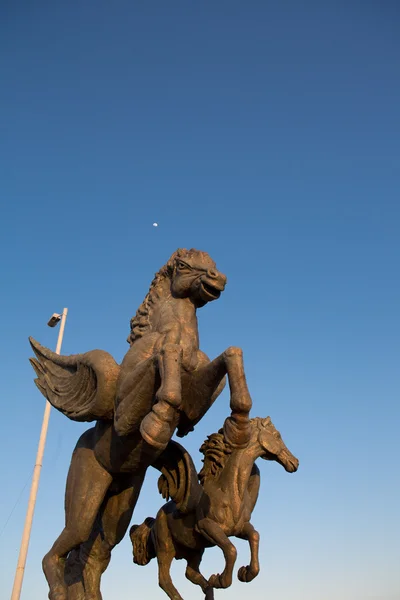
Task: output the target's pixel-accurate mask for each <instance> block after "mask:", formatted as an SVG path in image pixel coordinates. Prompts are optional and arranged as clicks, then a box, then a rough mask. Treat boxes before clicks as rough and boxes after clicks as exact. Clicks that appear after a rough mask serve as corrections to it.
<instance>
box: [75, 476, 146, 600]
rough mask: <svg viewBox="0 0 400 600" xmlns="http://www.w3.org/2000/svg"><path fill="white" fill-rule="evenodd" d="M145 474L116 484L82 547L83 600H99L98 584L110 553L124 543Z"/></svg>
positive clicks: (108, 560)
mask: <svg viewBox="0 0 400 600" xmlns="http://www.w3.org/2000/svg"><path fill="white" fill-rule="evenodd" d="M143 480H144V474H141V475H136V476H131V475H130V476H129V477H125V478H122V479H121V481H120V482H118V480H116V481H115V484H116V485H117V486H118V488H117V492H116V493H110V492H109V493H108V494H107V496H106V498H105V500H104V502H103V506H102V508H101V511H100V515H99V518H98V520H96V524H95V526H94V529H93V532H92V535H91V537H90V539H89V540H88V541H87V542H85V543H84V544H82V547H81V562H82V569H83V571H82V572H83V582H84V588H85V600H101V598H102V596H101V592H100V580H101V576H102V574H103V573H104V571H105V570H106V569H107V567H108V565H109V563H110V560H111V552H112V550H113V549H114V548H115V546H116V545H117V544H119V543H120V542H121V540H122V539H123V537H124V535H125V533H126V530H127V529H128V527H129V523H130V521H131V518H132V513H133V510H134V508H135V506H136V502H137V499H138V497H139V493H140V490H141V488H142V484H143Z"/></svg>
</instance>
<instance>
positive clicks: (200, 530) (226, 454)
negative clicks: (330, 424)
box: [130, 401, 299, 600]
mask: <svg viewBox="0 0 400 600" xmlns="http://www.w3.org/2000/svg"><path fill="white" fill-rule="evenodd" d="M231 408H232V413H231V416H230V417H228V418H227V419H226V420H225V423H224V427H223V429H221V430H220V431H219V432H218V433H213V434H212V435H209V436H208V438H207V440H206V441H205V442H204V444H203V445H202V446H201V448H200V451H201V452H202V453H203V454H204V466H203V469H202V470H201V471H200V473H199V475H198V476H197V473H196V469H195V466H194V464H193V461H192V459H191V457H190V455H189V454H188V453H187V452H186V450H185V449H184V448H183V447H182V446H180V445H179V444H177V443H176V442H173V441H171V442H170V443H169V446H168V448H167V450H166V451H165V453H164V454H162V455H161V456H160V457H159V458H158V460H157V461H156V463H155V465H154V466H156V467H157V468H159V469H160V470H161V472H162V475H161V476H160V478H159V483H158V486H159V491H160V492H161V494H162V495H163V497H164V498H168V497H169V498H171V501H169V502H167V503H166V504H165V505H164V506H163V507H162V508H161V509H160V510H159V512H158V514H157V516H156V518H155V519H152V518H147V519H146V520H145V521H144V523H142V525H140V526H138V525H134V526H133V527H131V530H130V538H131V541H132V546H133V560H134V562H135V563H137V564H139V565H146V564H148V563H149V562H150V560H151V559H152V558H155V557H157V561H158V570H159V585H160V586H161V588H162V589H163V590H164V591H165V593H166V594H167V596H168V597H169V598H171V599H172V600H183V599H182V596H181V595H180V594H179V592H178V590H177V589H176V588H175V587H174V585H173V583H172V580H171V575H170V567H171V563H172V561H173V559H174V558H176V559H185V560H186V561H187V567H186V577H187V578H188V579H189V581H191V582H192V583H194V584H196V585H199V586H201V588H202V590H203V592H204V594H205V598H206V599H207V600H212V599H213V598H214V588H227V587H229V586H230V585H231V584H232V575H233V568H234V565H235V561H236V548H235V546H234V545H233V544H232V542H231V541H230V540H229V537H230V536H235V537H238V538H241V539H244V540H247V541H248V542H249V546H250V564H249V565H248V566H244V567H240V569H239V571H238V579H239V580H240V581H242V582H249V581H252V580H253V579H254V578H255V577H256V576H257V575H258V573H259V570H260V565H259V557H258V546H259V534H258V532H257V531H256V530H255V529H254V527H253V525H252V524H251V522H250V518H251V514H252V512H253V509H254V506H255V504H256V502H257V497H258V491H259V487H260V471H259V469H258V467H257V466H256V464H255V461H256V460H257V458H264V459H266V460H275V461H277V462H278V463H279V464H281V465H282V466H283V467H284V468H285V469H286V471H288V472H289V473H293V472H294V471H296V470H297V468H298V465H299V461H298V460H297V458H296V457H295V456H293V454H291V452H289V450H288V449H287V448H286V446H285V444H284V443H283V440H282V438H281V435H280V433H279V432H278V431H277V430H276V429H275V427H274V425H273V424H272V422H271V419H270V418H269V417H267V418H266V419H261V418H259V417H257V418H255V419H251V420H250V419H249V418H248V414H246V413H245V412H243V410H242V407H241V406H239V407H236V406H235V402H234V401H233V402H232V401H231ZM232 431H235V435H234V436H233V437H232V436H231V433H232ZM239 432H240V433H239ZM239 438H240V439H239ZM238 442H239V443H238ZM197 477H198V479H199V481H197ZM211 546H218V547H219V548H221V550H222V552H223V554H224V558H225V569H224V570H223V572H222V573H221V574H217V575H212V576H211V577H210V578H209V579H208V580H207V579H206V578H205V577H204V576H203V575H202V574H201V572H200V563H201V560H202V556H203V553H204V550H205V548H209V547H211Z"/></svg>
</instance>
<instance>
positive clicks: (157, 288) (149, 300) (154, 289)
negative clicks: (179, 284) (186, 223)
mask: <svg viewBox="0 0 400 600" xmlns="http://www.w3.org/2000/svg"><path fill="white" fill-rule="evenodd" d="M195 254H197V255H199V254H200V255H207V252H201V251H200V250H195V249H194V248H191V249H190V250H186V249H185V248H178V250H177V251H176V252H174V253H173V254H172V256H171V257H170V259H169V261H168V262H167V263H166V264H165V265H164V266H163V267H161V269H160V270H159V271H158V272H157V273H156V274H155V276H154V279H153V281H152V282H151V285H150V289H149V291H148V293H147V295H146V297H145V299H144V300H143V302H142V304H141V305H140V306H139V308H138V309H137V311H136V314H135V316H134V317H132V319H131V323H130V325H131V332H130V334H129V336H128V339H127V342H128V344H130V345H131V346H132V344H133V343H134V342H135V341H136V340H137V339H139V338H141V337H143V336H144V335H145V334H146V333H148V332H149V331H150V329H151V315H152V313H153V308H154V306H155V305H156V304H157V302H158V301H159V300H160V298H161V297H162V295H163V291H162V288H161V284H162V283H163V282H164V281H165V279H166V278H169V279H171V277H172V274H173V272H174V265H175V261H176V259H177V258H191V257H192V256H193V255H195ZM207 256H208V255H207Z"/></svg>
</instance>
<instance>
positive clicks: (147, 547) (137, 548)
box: [129, 517, 156, 566]
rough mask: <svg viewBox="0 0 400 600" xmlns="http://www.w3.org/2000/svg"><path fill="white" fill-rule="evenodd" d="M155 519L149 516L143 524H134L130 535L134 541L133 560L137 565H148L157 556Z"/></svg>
mask: <svg viewBox="0 0 400 600" xmlns="http://www.w3.org/2000/svg"><path fill="white" fill-rule="evenodd" d="M155 521H156V520H155V519H153V518H152V517H147V519H145V521H144V522H143V523H142V524H141V525H132V527H131V529H130V531H129V537H130V538H131V542H132V552H133V562H134V563H136V564H137V565H141V566H144V565H147V564H148V563H149V562H150V561H151V559H152V558H155V557H156V550H155V547H154V543H153V539H152V537H153V536H152V535H151V532H152V529H153V525H154V523H155Z"/></svg>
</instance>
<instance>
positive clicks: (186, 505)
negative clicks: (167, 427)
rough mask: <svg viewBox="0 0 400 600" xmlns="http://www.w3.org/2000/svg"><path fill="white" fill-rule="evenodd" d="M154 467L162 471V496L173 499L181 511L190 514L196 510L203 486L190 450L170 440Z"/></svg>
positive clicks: (159, 481) (160, 483) (160, 481)
mask: <svg viewBox="0 0 400 600" xmlns="http://www.w3.org/2000/svg"><path fill="white" fill-rule="evenodd" d="M153 467H155V468H156V469H158V470H159V471H161V475H160V477H159V480H158V491H159V492H160V494H161V495H162V497H163V498H165V499H166V500H168V499H171V500H173V501H174V502H175V504H176V507H177V509H178V510H179V512H180V513H183V514H188V513H190V512H192V511H193V510H195V508H196V506H197V505H198V504H199V502H200V499H201V497H202V495H203V488H202V486H201V485H200V483H199V482H198V478H197V471H196V467H195V466H194V463H193V460H192V458H191V456H190V454H189V452H188V451H187V450H186V449H185V448H184V447H183V446H181V445H180V444H178V443H177V442H174V441H170V442H169V444H168V446H167V447H166V449H165V450H164V451H163V452H162V454H161V455H160V456H159V457H158V459H157V460H156V461H155V463H153Z"/></svg>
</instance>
